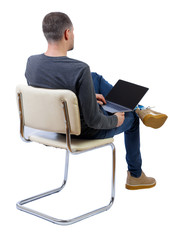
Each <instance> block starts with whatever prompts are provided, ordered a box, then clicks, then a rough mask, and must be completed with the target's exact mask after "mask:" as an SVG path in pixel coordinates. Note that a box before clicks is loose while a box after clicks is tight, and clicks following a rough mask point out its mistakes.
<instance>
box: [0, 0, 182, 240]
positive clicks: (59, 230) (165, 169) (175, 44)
mask: <svg viewBox="0 0 183 240" xmlns="http://www.w3.org/2000/svg"><path fill="white" fill-rule="evenodd" d="M0 9H1V14H0V31H1V35H0V46H1V50H0V51H1V55H0V59H1V65H0V66H1V70H0V76H1V80H0V81H1V94H0V104H1V120H0V121H1V124H0V128H1V130H0V131H1V138H0V139H1V140H0V141H1V151H0V154H1V156H0V184H1V185H0V186H1V198H0V213H1V217H0V221H1V222H0V226H1V227H0V228H1V230H0V235H1V237H0V238H1V239H20V240H21V239H26V240H29V239H31V240H32V239H45V240H46V239H69V240H70V239H92V240H93V239H105V238H107V237H108V238H111V239H116V240H118V239H129V240H132V239H137V240H145V239H149V240H151V239H166V238H169V239H177V240H179V239H183V233H182V229H181V228H182V220H183V219H182V215H183V207H182V205H183V194H182V192H183V191H182V186H183V184H182V183H183V182H182V173H183V170H182V169H183V163H182V161H183V158H182V134H183V131H182V117H183V115H182V84H181V83H182V79H183V71H182V66H183V31H182V24H183V14H182V12H183V6H182V1H178V0H174V1H169V0H167V1H165V0H153V1H149V0H128V1H123V0H120V1H118V0H113V1H107V0H106V1H99V0H98V1H96V0H93V1H86V0H77V1H75V0H65V1H63V0H59V1H57V0H52V1H45V0H44V1H43V0H32V1H23V0H17V1H13V0H12V1H8V0H7V1H6V2H5V3H3V4H2V3H1V6H0ZM51 11H62V12H65V13H67V14H68V15H69V16H70V18H71V20H72V22H73V24H74V28H75V31H74V32H75V50H74V51H72V52H70V53H69V55H68V56H69V57H72V58H76V59H79V60H82V61H84V62H87V63H88V64H89V65H90V67H91V71H96V72H98V73H99V74H102V75H103V76H104V78H105V79H107V80H108V81H110V82H111V83H113V84H114V83H115V82H116V81H117V80H118V79H119V78H121V79H124V80H128V81H131V82H134V83H137V84H140V85H145V86H147V87H149V88H150V90H149V91H148V93H147V94H146V96H145V97H144V99H143V101H142V104H144V105H151V106H156V108H155V109H156V110H157V111H161V112H164V113H166V114H167V115H168V116H169V118H168V120H167V122H166V124H165V125H164V126H163V127H162V128H161V129H158V130H153V129H150V128H146V127H145V126H143V125H142V124H141V151H142V157H143V170H144V172H145V173H146V174H147V175H150V176H153V177H155V178H156V180H157V186H156V187H155V188H153V189H149V190H141V191H128V190H126V189H125V188H124V186H125V181H126V168H127V167H126V163H125V149H124V143H123V134H121V135H120V136H117V137H115V144H116V148H117V176H116V199H115V202H114V205H113V207H112V208H111V209H110V210H109V211H107V212H105V213H102V214H100V215H97V216H95V217H93V218H89V219H87V220H85V221H82V222H79V223H77V224H74V225H71V226H67V227H63V226H57V225H54V224H52V223H49V222H47V221H44V220H41V219H39V218H36V217H33V216H31V215H28V214H25V213H23V212H20V211H18V210H16V207H15V206H16V202H17V201H18V200H21V199H23V198H26V197H30V196H32V195H35V194H37V193H41V192H44V191H46V190H50V189H52V188H55V187H58V186H59V185H60V184H61V182H62V181H61V180H62V177H63V163H64V153H63V152H62V151H61V150H58V149H52V148H46V147H44V146H41V145H38V144H34V143H30V144H26V143H24V142H22V141H21V140H20V137H19V119H18V111H17V106H16V95H15V88H16V85H17V84H18V83H25V78H24V72H25V66H26V61H27V58H28V57H29V56H30V55H33V54H39V53H43V52H44V51H46V47H47V45H46V41H45V39H44V37H43V34H42V30H41V22H42V19H43V17H44V16H45V15H46V14H47V13H48V12H51ZM110 157H111V155H110V149H106V150H104V149H102V150H98V151H96V152H92V153H91V154H86V155H85V156H78V157H74V156H72V157H71V162H70V173H69V181H68V186H67V187H66V188H65V189H64V192H63V194H64V198H62V194H61V195H57V196H53V197H50V198H49V200H42V201H40V202H39V203H36V204H34V207H35V208H38V209H43V211H45V212H47V213H50V214H53V215H56V217H60V218H67V217H68V218H69V217H73V216H75V215H77V214H82V213H83V211H90V210H92V209H94V208H97V207H101V206H102V205H105V204H107V203H108V201H109V195H110V181H108V179H110V173H111V172H110V167H111V162H110ZM67 189H68V190H67ZM63 204H66V205H64V207H63Z"/></svg>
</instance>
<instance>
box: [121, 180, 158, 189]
mask: <svg viewBox="0 0 183 240" xmlns="http://www.w3.org/2000/svg"><path fill="white" fill-rule="evenodd" d="M155 186H156V182H155V183H153V184H151V185H149V184H147V185H145V184H144V185H128V184H126V185H125V187H126V189H128V190H139V189H147V188H152V187H155Z"/></svg>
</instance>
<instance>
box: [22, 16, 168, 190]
mask: <svg viewBox="0 0 183 240" xmlns="http://www.w3.org/2000/svg"><path fill="white" fill-rule="evenodd" d="M42 27H43V32H44V35H45V37H46V39H47V42H48V49H47V51H46V52H45V53H44V54H40V55H36V56H31V57H30V58H29V59H28V62H27V68H26V73H25V76H26V78H27V82H28V85H31V86H34V87H42V88H51V89H69V90H71V91H73V92H74V93H75V94H76V95H77V97H78V102H79V108H80V117H81V135H80V138H90V139H100V138H108V137H113V136H114V135H116V134H119V133H122V132H124V135H125V147H126V161H127V164H128V172H127V182H126V188H127V189H142V188H151V187H154V186H155V185H156V181H155V179H154V178H150V177H146V175H145V174H144V173H143V171H142V169H141V165H142V159H141V153H140V137H139V117H138V116H137V114H136V112H135V111H132V112H129V113H126V114H124V113H121V112H117V113H115V114H114V115H109V114H108V113H107V112H105V111H104V110H103V109H102V108H101V105H103V104H105V103H106V101H105V96H106V95H107V93H108V92H109V91H110V90H111V88H112V85H110V84H109V83H108V82H107V81H105V80H104V79H103V77H102V76H100V75H98V74H97V73H92V74H91V72H90V69H89V66H88V65H87V64H86V63H83V62H81V61H78V60H75V59H71V58H68V57H67V52H68V51H70V50H72V49H73V48H74V33H73V30H74V29H73V24H72V22H71V20H70V19H69V17H68V16H67V15H66V14H64V13H60V12H53V13H49V14H47V15H46V16H45V17H44V19H43V24H42ZM138 111H139V116H140V113H143V114H144V116H145V117H148V118H146V121H145V123H146V122H147V123H148V124H149V125H151V123H154V122H155V123H156V124H155V125H153V124H152V127H157V125H158V127H159V126H160V125H162V124H163V123H164V122H163V121H165V120H166V119H165V120H162V118H163V117H165V116H166V115H165V116H164V115H162V114H158V113H157V114H155V113H154V114H153V115H152V114H151V113H150V112H148V114H146V112H147V111H148V110H147V109H144V110H139V109H138ZM153 116H158V117H157V118H155V117H153ZM152 118H153V121H152ZM143 119H145V118H144V117H143ZM148 124H147V125H148Z"/></svg>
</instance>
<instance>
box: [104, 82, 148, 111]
mask: <svg viewBox="0 0 183 240" xmlns="http://www.w3.org/2000/svg"><path fill="white" fill-rule="evenodd" d="M147 91H148V88H146V87H142V86H140V85H137V84H134V83H129V82H126V81H124V80H119V81H118V82H117V83H116V84H115V85H114V87H113V88H112V90H111V91H110V92H109V94H108V95H107V96H106V100H108V101H110V102H114V103H117V104H119V105H122V106H125V107H127V108H130V109H132V110H133V109H134V108H135V107H136V106H137V104H138V103H139V102H140V100H141V99H142V97H143V96H144V95H145V93H146V92H147Z"/></svg>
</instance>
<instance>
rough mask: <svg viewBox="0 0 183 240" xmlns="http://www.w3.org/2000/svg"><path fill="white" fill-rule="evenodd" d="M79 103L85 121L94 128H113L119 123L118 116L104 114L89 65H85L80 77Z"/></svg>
mask: <svg viewBox="0 0 183 240" xmlns="http://www.w3.org/2000/svg"><path fill="white" fill-rule="evenodd" d="M78 98H79V105H80V108H81V111H82V114H83V117H84V121H85V123H86V124H87V125H88V127H90V128H94V129H112V128H115V127H116V125H117V121H118V119H117V116H116V115H111V116H106V115H104V114H103V113H102V112H101V111H100V109H99V106H98V103H97V100H96V95H95V91H94V86H93V81H92V78H91V73H90V69H89V66H87V67H85V68H84V70H83V72H82V74H81V77H80V79H79V87H78Z"/></svg>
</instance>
